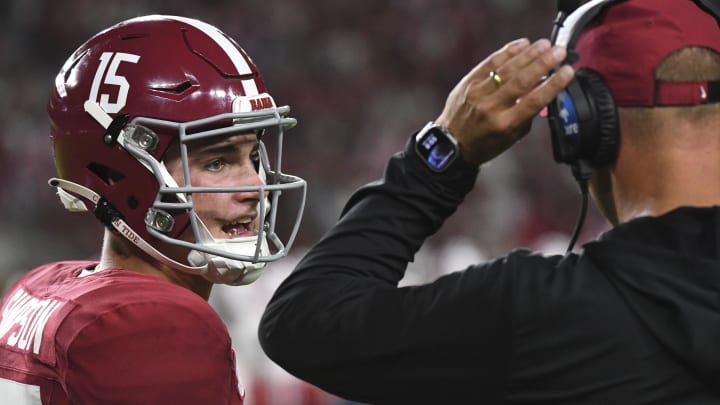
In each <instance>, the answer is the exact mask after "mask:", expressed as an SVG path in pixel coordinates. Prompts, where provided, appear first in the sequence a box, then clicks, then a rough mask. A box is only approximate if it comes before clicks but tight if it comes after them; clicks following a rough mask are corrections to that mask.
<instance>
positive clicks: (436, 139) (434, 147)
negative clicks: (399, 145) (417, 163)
mask: <svg viewBox="0 0 720 405" xmlns="http://www.w3.org/2000/svg"><path fill="white" fill-rule="evenodd" d="M418 135H419V136H418V138H417V139H416V140H415V148H416V150H417V152H418V155H420V157H421V158H422V159H423V160H424V161H425V163H426V164H427V165H428V166H429V167H430V169H432V170H434V171H436V172H440V171H443V170H445V169H446V168H447V167H448V166H449V165H450V163H452V161H453V160H455V157H456V156H457V154H458V146H457V143H456V142H455V140H454V139H452V138H450V136H448V135H447V134H446V133H444V132H443V131H442V130H441V129H440V128H438V127H432V128H430V129H429V130H427V131H424V132H423V131H421V132H420V133H419V134H418Z"/></svg>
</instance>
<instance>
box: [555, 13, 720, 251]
mask: <svg viewBox="0 0 720 405" xmlns="http://www.w3.org/2000/svg"><path fill="white" fill-rule="evenodd" d="M623 1H627V0H591V1H587V2H584V4H582V5H580V4H581V3H583V2H582V1H578V0H575V1H573V0H569V1H568V0H565V1H563V0H558V3H557V4H558V15H557V18H556V19H555V21H554V24H553V31H552V34H551V37H550V40H551V42H552V44H553V45H561V46H564V47H565V48H566V49H567V55H568V56H567V57H566V59H565V61H563V63H562V64H569V65H572V64H574V63H575V62H577V60H578V55H577V53H576V52H575V51H574V47H575V44H576V42H577V40H578V38H579V37H580V34H581V33H582V32H583V29H584V28H585V26H586V25H587V24H588V23H589V22H590V21H592V20H593V19H594V18H595V17H596V16H597V15H598V14H600V12H602V11H603V10H605V9H606V8H608V7H612V6H613V5H615V4H617V3H621V2H623ZM678 1H679V0H678ZM693 2H694V3H695V4H696V5H697V6H698V7H700V8H701V9H703V10H704V11H705V12H707V13H709V14H710V15H712V16H713V17H715V19H716V20H717V21H718V24H719V25H720V0H693ZM708 101H709V102H720V82H714V83H712V82H711V84H710V89H709V97H708ZM547 113H548V115H547V117H548V123H549V126H550V135H551V139H552V151H553V157H554V159H555V161H556V162H558V163H566V164H569V165H570V166H571V168H572V173H573V176H574V177H575V179H576V180H577V181H578V184H579V185H580V189H581V192H582V195H583V205H582V208H581V212H580V216H579V219H578V223H577V224H576V227H575V231H574V233H573V236H572V238H571V241H570V245H569V247H568V249H567V252H570V251H572V248H573V246H574V244H575V241H576V240H577V237H578V234H579V232H580V229H581V228H582V224H583V222H584V218H585V213H586V210H587V182H588V180H589V179H590V175H591V174H592V169H593V168H600V167H605V166H607V165H609V164H611V163H613V162H614V161H615V158H616V156H617V151H618V145H619V142H620V134H619V132H620V131H619V119H618V112H617V107H616V105H615V100H614V98H613V95H612V92H611V91H610V88H609V87H608V85H607V83H606V82H605V80H604V79H603V78H602V76H600V74H599V73H597V72H595V71H594V70H592V69H589V68H580V69H577V70H576V72H575V77H574V78H573V80H572V81H571V82H570V84H568V86H567V87H566V88H565V89H564V90H563V91H561V92H560V93H559V94H558V95H557V97H556V98H555V99H554V100H553V101H552V102H551V103H550V104H549V105H548V109H547Z"/></svg>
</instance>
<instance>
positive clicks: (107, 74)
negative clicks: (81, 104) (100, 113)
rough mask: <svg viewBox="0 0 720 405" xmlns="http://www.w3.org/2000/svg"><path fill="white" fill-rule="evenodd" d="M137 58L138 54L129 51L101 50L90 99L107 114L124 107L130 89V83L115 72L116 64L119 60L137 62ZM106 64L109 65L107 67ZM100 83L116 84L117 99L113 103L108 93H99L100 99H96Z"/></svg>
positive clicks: (117, 64)
mask: <svg viewBox="0 0 720 405" xmlns="http://www.w3.org/2000/svg"><path fill="white" fill-rule="evenodd" d="M138 60H140V56H139V55H133V54H131V53H123V52H103V54H102V55H100V66H99V67H98V70H97V72H95V78H94V79H93V82H92V87H91V88H90V100H91V101H95V102H97V103H98V104H100V106H101V107H102V109H103V110H105V112H106V113H108V114H113V113H116V112H118V111H120V110H121V109H122V108H123V107H125V103H126V102H127V95H128V91H129V90H130V83H128V81H127V79H125V76H120V75H118V74H117V70H118V66H120V62H131V63H137V62H138ZM108 64H109V65H110V67H109V68H108ZM100 84H110V85H114V86H118V93H117V100H115V102H114V103H113V102H110V95H109V94H107V93H103V94H100V99H99V100H98V90H99V88H100Z"/></svg>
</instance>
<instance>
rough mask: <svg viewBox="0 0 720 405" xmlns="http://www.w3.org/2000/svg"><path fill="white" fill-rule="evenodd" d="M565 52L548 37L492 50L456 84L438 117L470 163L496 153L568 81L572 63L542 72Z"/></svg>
mask: <svg viewBox="0 0 720 405" xmlns="http://www.w3.org/2000/svg"><path fill="white" fill-rule="evenodd" d="M498 55H501V56H500V57H499V56H498ZM565 55H566V51H565V49H564V48H562V47H551V46H550V42H549V41H548V40H546V39H542V40H539V41H537V42H535V44H533V45H532V46H528V44H527V43H525V44H523V46H520V45H517V46H515V47H514V52H513V51H510V50H509V49H507V50H506V51H502V50H501V51H499V52H496V53H494V54H493V55H491V56H490V57H488V58H486V60H485V61H484V62H482V63H481V64H480V65H479V66H478V67H477V68H476V69H474V70H473V71H472V72H471V73H470V74H468V75H467V76H466V77H464V78H463V80H461V81H460V83H458V85H457V86H456V87H455V89H453V91H452V92H451V93H450V96H449V97H448V100H447V102H446V104H445V108H444V109H443V112H442V113H441V114H440V116H439V117H438V119H437V120H436V122H437V123H438V124H439V125H443V126H445V127H447V128H448V129H449V130H450V132H451V133H453V134H454V135H455V137H456V138H457V139H458V141H459V143H460V147H461V152H462V154H463V158H464V159H465V160H467V161H468V162H471V163H478V164H480V163H484V162H486V161H488V160H490V159H492V158H494V157H495V156H497V155H499V154H501V153H502V152H503V151H505V150H506V149H507V148H509V147H510V146H512V145H513V144H514V143H515V142H516V141H517V140H518V139H520V138H521V137H522V136H524V135H525V134H526V133H527V132H528V130H529V127H530V123H531V121H532V119H533V117H534V116H536V115H537V114H538V113H539V112H540V110H541V109H542V108H543V107H544V106H545V105H547V104H548V103H549V102H550V101H551V100H552V98H553V97H554V96H555V95H556V94H557V93H558V92H559V91H560V90H562V88H564V87H565V85H567V83H568V82H569V81H570V79H571V78H572V68H570V67H567V68H563V69H561V70H560V71H559V74H557V75H550V77H548V78H546V77H545V76H546V75H547V73H548V72H549V71H550V70H551V69H552V68H553V67H555V66H557V65H558V64H559V63H560V62H561V61H562V60H563V59H564V58H565ZM503 60H504V62H502V63H500V62H501V61H503ZM491 72H494V73H495V75H493V74H491ZM486 73H487V75H486Z"/></svg>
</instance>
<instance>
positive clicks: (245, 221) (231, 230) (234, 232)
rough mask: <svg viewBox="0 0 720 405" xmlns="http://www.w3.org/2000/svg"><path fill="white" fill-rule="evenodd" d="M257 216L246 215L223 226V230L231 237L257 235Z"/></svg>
mask: <svg viewBox="0 0 720 405" xmlns="http://www.w3.org/2000/svg"><path fill="white" fill-rule="evenodd" d="M254 219H255V217H245V218H242V219H239V220H237V221H234V222H231V223H228V224H225V225H223V226H222V231H223V232H224V233H225V235H227V237H228V238H229V239H232V238H241V237H243V236H255V235H257V232H256V231H255V227H254V223H255V222H254Z"/></svg>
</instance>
